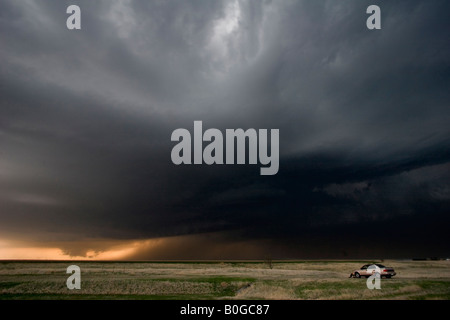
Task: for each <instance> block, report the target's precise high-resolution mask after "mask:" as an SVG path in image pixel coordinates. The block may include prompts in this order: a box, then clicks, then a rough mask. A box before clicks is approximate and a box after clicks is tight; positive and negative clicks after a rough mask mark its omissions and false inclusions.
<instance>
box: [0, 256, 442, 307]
mask: <svg viewBox="0 0 450 320" xmlns="http://www.w3.org/2000/svg"><path fill="white" fill-rule="evenodd" d="M372 262H379V261H289V262H287V261H275V262H273V266H272V268H269V265H268V264H267V263H264V262H74V261H66V262H17V261H2V262H0V299H108V300H109V299H276V300H291V299H346V300H347V299H408V300H409V299H415V300H416V299H420V300H422V299H446V300H447V299H450V261H396V260H391V261H384V262H382V263H383V264H385V265H388V266H392V267H394V268H395V270H396V272H397V276H395V277H394V278H392V279H382V280H381V290H369V289H367V287H366V279H355V278H348V276H349V274H350V272H351V271H353V270H354V269H357V268H359V267H360V266H361V265H363V264H365V263H372ZM71 264H76V265H78V266H79V267H80V268H81V289H80V290H69V289H67V287H66V279H67V278H68V276H69V274H66V268H67V267H68V266H69V265H71Z"/></svg>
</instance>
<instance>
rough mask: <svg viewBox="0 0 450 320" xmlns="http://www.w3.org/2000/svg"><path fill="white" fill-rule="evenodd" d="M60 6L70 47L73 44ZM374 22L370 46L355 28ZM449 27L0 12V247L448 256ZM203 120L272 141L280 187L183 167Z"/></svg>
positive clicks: (414, 17)
mask: <svg viewBox="0 0 450 320" xmlns="http://www.w3.org/2000/svg"><path fill="white" fill-rule="evenodd" d="M71 4H77V5H79V6H80V8H81V17H82V18H81V19H82V20H81V26H82V28H81V30H68V29H67V28H66V19H67V17H68V15H67V14H66V8H67V7H68V6H69V5H71ZM371 4H377V5H379V6H380V7H381V11H382V29H381V30H368V29H367V28H366V19H367V17H368V15H367V14H366V8H367V7H368V6H369V5H371ZM449 10H450V3H449V2H448V1H445V0H433V1H425V0H422V1H419V0H416V1H414V0H413V1H410V0H408V1H406V0H405V1H356V0H342V1H331V0H330V1H325V0H320V1H307V0H305V1H301V0H299V1H237V0H236V1H200V0H195V1H106V0H105V1H50V0H41V1H33V0H28V1H25V0H24V1H1V2H0V44H1V45H0V58H1V65H0V147H1V148H0V235H1V237H0V238H2V239H13V240H21V241H22V240H23V241H28V242H30V243H33V242H34V243H45V242H50V241H51V242H53V243H54V242H57V243H58V245H59V246H60V247H61V248H63V249H64V250H66V251H68V252H69V253H70V252H71V250H75V251H77V252H78V251H80V250H81V252H86V251H87V250H88V249H92V248H88V247H87V245H86V242H85V240H86V239H100V240H101V239H113V240H114V241H116V240H124V241H128V240H133V239H154V238H165V239H170V238H171V237H172V239H175V240H176V239H183V237H188V238H189V237H190V238H189V239H195V240H192V241H190V242H189V243H192V245H191V246H188V244H187V243H188V242H183V241H181V242H183V246H181V247H178V245H177V241H175V240H173V241H170V240H169V241H167V243H168V244H167V247H164V250H162V251H164V254H162V255H157V254H154V253H152V251H151V250H150V249H148V250H144V252H140V253H139V254H137V255H136V256H135V257H134V258H139V259H145V258H159V257H164V258H174V259H176V258H189V257H193V258H196V257H197V258H198V257H200V258H208V257H212V258H214V259H216V258H218V259H220V258H221V248H226V252H227V253H226V254H225V253H224V257H226V258H233V252H234V251H235V250H234V249H230V248H234V245H233V244H234V243H247V244H248V248H249V249H248V251H249V252H253V255H252V254H251V253H249V257H251V258H256V257H257V256H258V255H261V256H262V255H264V254H272V255H273V256H277V257H279V258H286V257H289V258H295V257H333V258H335V257H337V258H338V257H356V256H370V254H371V252H373V253H374V254H376V255H378V256H390V257H398V256H402V257H403V256H409V257H411V256H415V255H430V256H431V255H436V256H444V255H449V254H450V241H449V240H450V239H449V236H448V232H447V230H446V226H447V225H448V224H449V222H450V126H449V123H450V105H449V102H450V96H449V95H450V90H449V84H450V81H449V80H450V46H449V41H448V36H449V34H450V23H449V22H448V12H449ZM195 120H201V121H203V126H204V127H205V128H219V129H226V128H233V129H234V128H243V129H248V128H256V129H258V128H267V129H279V130H280V170H279V172H278V174H277V175H275V176H260V175H259V166H249V165H239V166H238V165H224V166H206V165H191V166H175V165H174V164H173V163H172V161H171V159H170V152H171V149H172V147H173V146H174V143H173V142H171V141H170V136H171V133H172V132H173V130H175V129H177V128H186V129H188V130H191V131H192V130H193V122H194V121H195ZM210 235H214V236H212V237H213V239H214V240H213V241H210V240H208V239H211V238H210ZM202 237H204V238H202ZM379 237H380V238H381V237H382V238H383V241H382V242H380V241H377V239H378V238H379ZM198 239H203V240H198ZM419 239H420V241H419ZM77 241H79V243H80V246H81V249H80V248H76V249H74V248H72V249H71V248H68V247H67V246H65V243H66V242H71V243H76V242H77ZM205 242H208V243H207V245H206V244H205ZM202 243H204V246H205V248H204V252H203V253H202V254H201V255H196V252H198V250H200V251H201V250H202ZM387 243H391V244H395V249H393V248H391V247H390V246H388V245H387ZM258 244H259V246H260V247H262V249H261V248H259V249H257V248H258ZM83 248H84V249H83ZM180 248H184V249H183V250H181V249H180ZM264 248H265V249H264ZM98 250H101V249H98ZM224 250H225V249H224ZM172 251H173V254H170V252H172ZM191 251H192V252H193V253H192V255H190V254H189V252H191ZM208 252H211V255H208ZM224 252H225V251H224ZM255 252H257V253H255ZM318 252H319V253H318ZM237 257H238V258H245V257H244V255H242V254H239V255H237ZM0 258H1V257H0ZM130 258H133V257H130Z"/></svg>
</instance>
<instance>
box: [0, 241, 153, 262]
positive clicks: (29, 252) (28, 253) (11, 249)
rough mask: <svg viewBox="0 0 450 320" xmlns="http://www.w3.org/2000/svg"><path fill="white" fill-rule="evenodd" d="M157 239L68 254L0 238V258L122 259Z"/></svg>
mask: <svg viewBox="0 0 450 320" xmlns="http://www.w3.org/2000/svg"><path fill="white" fill-rule="evenodd" d="M152 242H158V240H141V241H124V243H122V244H119V245H117V243H116V244H115V245H112V246H111V247H109V248H107V249H105V250H102V251H94V250H88V251H87V252H86V255H84V256H81V255H69V254H67V253H64V251H63V250H62V249H61V248H58V247H53V246H49V247H42V246H39V247H33V246H30V245H29V244H27V245H23V244H22V245H20V244H17V243H16V244H14V243H10V242H8V241H5V240H0V260H123V259H126V257H127V256H130V255H131V254H133V253H134V252H136V250H138V249H139V248H141V247H142V246H148V245H149V243H152Z"/></svg>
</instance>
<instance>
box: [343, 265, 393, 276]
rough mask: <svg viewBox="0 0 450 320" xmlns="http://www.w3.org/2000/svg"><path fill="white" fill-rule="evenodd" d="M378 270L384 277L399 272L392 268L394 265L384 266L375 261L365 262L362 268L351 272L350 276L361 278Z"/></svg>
mask: <svg viewBox="0 0 450 320" xmlns="http://www.w3.org/2000/svg"><path fill="white" fill-rule="evenodd" d="M374 266H375V267H374ZM377 267H378V268H379V269H378V268H377ZM377 271H378V272H380V276H381V277H384V278H391V277H393V276H395V275H396V274H397V273H396V272H395V270H394V268H392V267H386V266H384V265H382V264H379V263H374V264H365V265H363V266H362V267H361V268H359V269H357V270H355V271H353V272H352V273H351V274H350V277H349V278H352V277H354V278H361V277H366V278H368V277H370V276H371V275H372V274H374V273H375V272H377Z"/></svg>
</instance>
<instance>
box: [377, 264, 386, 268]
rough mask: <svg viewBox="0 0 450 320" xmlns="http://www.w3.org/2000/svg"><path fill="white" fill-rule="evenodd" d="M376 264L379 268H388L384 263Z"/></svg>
mask: <svg viewBox="0 0 450 320" xmlns="http://www.w3.org/2000/svg"><path fill="white" fill-rule="evenodd" d="M376 266H377V267H378V268H386V267H385V266H383V265H382V264H376Z"/></svg>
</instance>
